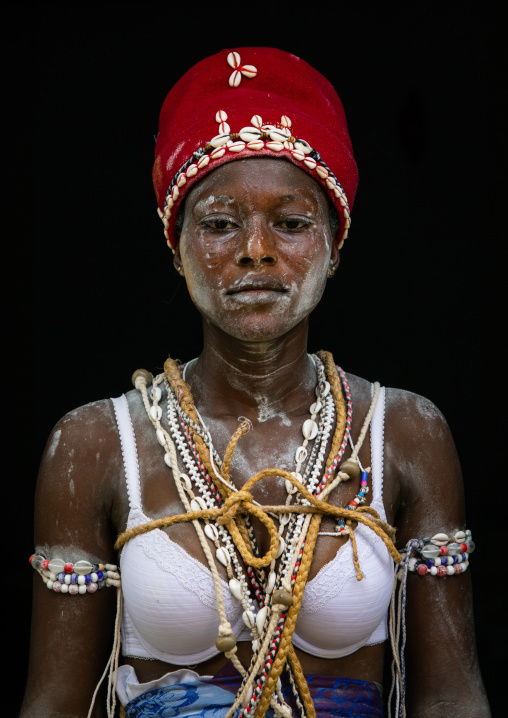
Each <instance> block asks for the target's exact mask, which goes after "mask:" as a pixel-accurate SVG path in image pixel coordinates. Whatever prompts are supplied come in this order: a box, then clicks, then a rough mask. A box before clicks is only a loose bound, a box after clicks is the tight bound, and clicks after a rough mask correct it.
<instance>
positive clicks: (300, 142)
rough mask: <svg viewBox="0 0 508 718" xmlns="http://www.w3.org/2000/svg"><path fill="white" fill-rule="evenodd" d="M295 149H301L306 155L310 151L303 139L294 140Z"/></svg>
mask: <svg viewBox="0 0 508 718" xmlns="http://www.w3.org/2000/svg"><path fill="white" fill-rule="evenodd" d="M295 150H301V151H302V152H303V153H304V154H306V155H308V154H309V153H310V152H311V147H310V145H309V144H308V143H307V142H305V140H297V141H296V142H295Z"/></svg>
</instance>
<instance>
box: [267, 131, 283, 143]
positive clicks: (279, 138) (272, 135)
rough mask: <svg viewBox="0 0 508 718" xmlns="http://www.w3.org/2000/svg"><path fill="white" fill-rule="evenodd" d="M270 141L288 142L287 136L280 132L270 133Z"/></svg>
mask: <svg viewBox="0 0 508 718" xmlns="http://www.w3.org/2000/svg"><path fill="white" fill-rule="evenodd" d="M270 139H271V140H274V142H284V141H285V140H286V135H285V134H283V133H282V132H280V131H279V130H272V131H271V132H270Z"/></svg>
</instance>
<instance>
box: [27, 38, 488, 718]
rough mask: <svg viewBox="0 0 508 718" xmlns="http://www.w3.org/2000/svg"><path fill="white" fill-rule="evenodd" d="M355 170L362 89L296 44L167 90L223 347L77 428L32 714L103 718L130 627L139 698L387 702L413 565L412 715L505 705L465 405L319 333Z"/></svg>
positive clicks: (171, 178)
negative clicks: (333, 347) (311, 331)
mask: <svg viewBox="0 0 508 718" xmlns="http://www.w3.org/2000/svg"><path fill="white" fill-rule="evenodd" d="M356 184H357V172H356V164H355V162H354V158H353V155H352V150H351V144H350V140H349V136H348V133H347V126H346V120H345V117H344V112H343V109H342V106H341V104H340V101H339V98H338V97H337V95H336V93H335V91H334V90H333V88H332V87H331V85H330V84H329V83H328V82H327V81H326V80H325V79H324V78H323V77H322V76H321V75H320V74H319V73H317V72H316V71H315V70H313V68H311V67H309V66H308V65H306V63H304V62H303V61H301V60H300V59H298V58H296V57H294V56H292V55H289V54H287V53H285V52H281V51H278V50H273V49H268V48H241V49H239V50H237V51H233V52H222V53H219V54H218V55H215V56H213V57H210V58H207V59H206V60H204V61H202V62H201V63H199V64H198V65H196V66H195V67H194V68H192V69H191V70H190V71H189V72H188V73H186V75H184V77H183V78H182V79H181V80H180V82H179V83H178V84H177V85H176V86H175V87H174V88H173V90H172V91H171V92H170V94H169V95H168V98H167V99H166V102H165V104H164V107H163V109H162V112H161V118H160V131H159V136H158V139H157V147H156V159H155V165H154V185H155V190H156V195H157V199H158V204H159V212H160V215H161V218H162V219H163V222H164V232H165V235H166V240H167V242H168V244H169V246H170V247H171V248H172V249H173V250H174V265H175V268H176V269H177V271H178V272H179V273H180V274H182V275H183V276H184V277H185V279H186V282H187V286H188V289H189V292H190V295H191V297H192V299H193V302H194V303H195V305H196V307H197V308H198V310H199V311H200V313H201V315H202V318H203V339H204V341H203V351H202V352H201V354H200V356H199V357H198V358H197V359H195V360H192V361H189V362H188V363H186V364H185V365H179V364H177V363H176V362H175V361H173V360H171V359H170V360H168V361H167V362H166V365H165V372H164V374H161V375H159V376H158V377H155V378H153V379H152V377H151V376H150V375H149V374H148V372H145V371H139V372H136V373H135V374H134V377H133V380H134V384H135V387H136V389H135V390H134V391H131V392H129V393H128V394H127V395H126V397H121V398H119V399H115V400H113V401H104V402H98V403H95V404H91V405H88V406H85V407H82V408H80V409H78V410H76V411H74V412H71V413H70V414H68V415H67V416H66V417H64V418H63V419H62V420H61V422H59V424H58V425H57V426H56V427H55V430H54V432H53V434H52V437H51V439H50V441H49V443H48V447H47V449H46V452H45V456H44V458H43V463H42V467H41V474H40V479H39V485H38V495H37V507H38V511H37V518H36V551H35V554H34V557H33V558H32V566H33V567H34V568H35V569H36V570H37V571H38V572H39V573H40V574H41V575H42V577H43V579H44V583H43V582H40V581H39V582H38V583H37V586H36V595H35V603H34V616H33V640H32V656H31V666H30V677H29V684H28V689H27V694H26V698H25V704H24V710H23V715H24V716H33V715H39V716H52V715H80V716H81V715H83V716H85V715H87V714H88V711H89V706H90V702H91V697H92V694H93V693H94V690H95V686H96V684H97V682H98V681H99V679H100V677H101V673H102V671H103V667H104V666H105V665H106V664H107V662H108V654H109V652H110V649H111V642H112V641H113V646H114V648H113V654H112V658H111V661H110V664H109V665H110V676H109V691H111V690H112V688H113V687H114V686H116V690H117V693H118V697H119V701H120V704H121V706H122V711H124V713H125V715H127V716H129V717H130V718H134V717H136V718H140V717H141V716H145V715H146V716H148V715H163V716H169V715H171V716H172V715H197V714H200V715H201V714H203V715H204V714H205V713H207V712H209V711H210V710H213V712H214V714H215V715H218V716H225V715H227V714H233V713H234V712H235V711H236V710H237V709H238V710H241V711H242V712H243V715H249V714H255V715H256V716H261V715H264V714H268V715H277V716H279V715H280V716H284V715H288V714H289V711H291V710H292V711H293V713H294V714H295V715H307V716H312V715H314V714H315V713H317V715H326V714H328V713H334V714H335V715H351V716H353V715H362V716H381V715H382V711H383V707H382V703H383V698H382V695H381V685H382V684H383V672H384V654H385V646H386V641H387V640H388V637H389V631H388V620H387V613H388V608H389V605H390V601H391V597H392V586H393V584H394V580H393V575H394V566H395V565H397V566H399V567H401V568H399V569H397V577H398V578H400V580H398V579H396V580H395V586H396V587H398V586H400V587H401V588H400V591H395V598H394V599H393V600H392V606H393V609H394V610H393V613H392V614H391V616H390V623H391V626H390V628H391V631H390V633H391V634H392V643H393V647H394V674H395V682H394V686H395V691H394V696H393V699H392V700H391V702H392V703H394V706H395V711H396V712H398V713H399V714H401V715H403V714H404V704H406V710H407V714H408V715H411V716H420V715H421V716H424V715H425V716H442V715H445V714H446V715H450V716H451V715H455V716H459V715H460V716H487V715H489V711H488V706H487V702H486V699H485V697H484V693H483V689H482V683H481V677H480V675H479V671H478V668H477V664H476V658H475V648H474V631H473V625H472V620H471V596H470V587H469V580H468V574H467V571H465V569H466V568H467V565H468V559H469V554H470V553H471V551H472V549H473V548H474V545H473V543H472V541H471V538H470V535H469V534H468V533H467V531H466V530H465V520H464V515H463V500H462V486H461V479H460V469H459V465H458V461H457V458H456V455H455V450H454V446H453V441H452V439H451V437H450V434H449V432H448V429H447V427H446V423H445V422H444V419H443V418H442V416H441V415H440V414H439V412H438V411H437V410H436V409H435V407H433V406H432V404H430V402H428V401H427V400H425V399H422V398H421V397H417V396H415V395H412V394H409V393H407V392H403V391H400V390H393V389H390V390H386V391H385V390H383V389H381V388H380V387H379V386H378V385H371V384H370V382H368V381H366V380H363V379H360V378H358V377H355V376H353V375H350V374H345V373H343V372H342V370H338V369H337V368H336V367H335V363H334V361H333V360H332V358H331V357H330V355H328V354H326V353H320V354H319V355H318V356H309V355H308V353H307V331H308V326H309V317H310V313H311V312H312V310H313V309H314V307H315V306H316V304H317V303H318V301H319V299H320V297H321V295H322V292H323V290H324V287H325V284H326V282H327V281H328V279H330V278H331V277H332V276H333V275H334V273H335V271H336V270H337V267H338V264H339V250H340V249H341V248H342V245H343V243H344V240H345V239H346V237H347V234H348V229H349V225H350V208H351V206H352V203H353V199H354V194H355V190H356ZM156 276H157V273H156V272H154V278H155V277H156ZM331 326H333V328H334V331H336V329H335V326H334V324H333V322H331ZM370 467H371V468H370ZM263 470H265V471H263ZM260 472H261V473H260ZM263 507H265V508H263ZM266 507H269V508H266ZM166 517H169V518H166ZM391 526H394V527H395V528H396V530H397V538H396V546H395V545H394V533H393V531H392V529H391ZM118 535H119V538H118V539H117V537H118ZM115 549H116V550H119V551H120V552H121V553H120V559H118V558H117V553H116V550H115ZM399 552H402V554H401V553H399ZM242 559H243V561H242ZM401 559H402V560H401ZM118 563H119V564H120V568H121V590H120V572H119V571H118V570H117V568H116V565H117V564H118ZM408 570H409V574H410V575H409V578H408V580H407V592H406V577H407V573H408ZM413 574H414V575H413ZM441 574H443V575H441ZM451 574H453V575H451ZM44 584H46V586H45V585H44ZM107 586H110V587H116V589H117V591H116V593H117V597H118V606H117V604H116V603H115V591H110V590H108V591H106V590H104V591H102V590H100V591H99V590H98V589H99V588H103V587H104V588H106V587H107ZM47 588H49V589H50V590H47ZM55 593H58V594H70V595H58V596H55ZM87 593H92V594H94V595H91V596H88V595H86V594H87ZM73 594H77V595H75V596H74V597H73ZM95 594H97V595H95ZM122 602H123V603H122ZM397 606H398V608H399V610H398V611H397V610H396V609H397ZM115 608H118V617H121V619H122V627H121V633H122V635H121V641H122V649H121V653H122V656H121V658H120V661H119V662H120V664H122V665H121V666H120V668H119V669H118V670H117V671H115V670H114V669H115V667H116V661H117V658H118V651H119V640H118V638H119V624H118V622H117V623H116V630H115V631H114V634H115V635H113V629H114V626H115ZM429 617H431V621H430V623H431V625H432V627H431V628H430V627H429ZM297 619H298V620H297ZM432 619H434V620H432ZM435 619H437V620H435ZM404 620H405V623H404ZM434 624H435V628H434ZM405 625H407V644H406V645H405V646H404V644H405V643H406V638H405V636H406V633H405V627H404V626H405ZM404 648H405V650H404ZM464 656H466V657H467V660H464ZM404 660H405V663H404ZM444 675H446V680H444V679H443V676H444ZM304 676H305V678H304ZM387 693H388V685H385V698H386V694H387ZM107 702H108V706H109V708H108V711H109V712H111V711H112V710H113V708H112V704H113V703H114V701H113V700H112V699H110V697H108V701H107ZM103 705H104V701H102V700H99V701H98V702H96V703H95V707H94V708H92V709H91V710H92V711H95V713H94V712H92V713H91V714H92V715H103V714H105V713H104V712H102V713H101V710H102V706H103Z"/></svg>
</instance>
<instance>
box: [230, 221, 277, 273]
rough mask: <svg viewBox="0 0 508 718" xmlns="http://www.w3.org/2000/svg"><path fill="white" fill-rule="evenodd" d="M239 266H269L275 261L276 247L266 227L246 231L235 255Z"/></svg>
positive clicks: (257, 267)
mask: <svg viewBox="0 0 508 718" xmlns="http://www.w3.org/2000/svg"><path fill="white" fill-rule="evenodd" d="M235 261H236V264H237V265H238V266H240V267H255V268H256V269H259V268H261V267H264V266H266V267H271V266H273V265H274V264H276V263H277V249H276V247H275V244H274V242H273V240H272V239H271V237H270V232H269V229H268V228H260V227H258V228H256V229H253V230H251V231H247V232H246V236H245V239H244V240H243V241H242V242H241V243H240V245H239V246H238V248H237V251H236V255H235Z"/></svg>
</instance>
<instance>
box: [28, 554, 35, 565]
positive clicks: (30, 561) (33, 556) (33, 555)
mask: <svg viewBox="0 0 508 718" xmlns="http://www.w3.org/2000/svg"><path fill="white" fill-rule="evenodd" d="M34 558H35V554H34V553H33V554H32V555H31V556H30V558H29V559H28V561H29V563H32V561H33V560H34Z"/></svg>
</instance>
